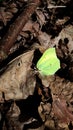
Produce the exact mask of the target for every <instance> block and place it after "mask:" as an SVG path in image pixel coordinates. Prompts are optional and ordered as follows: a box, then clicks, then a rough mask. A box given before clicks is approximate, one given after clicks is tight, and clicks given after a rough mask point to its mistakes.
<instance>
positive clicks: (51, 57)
mask: <svg viewBox="0 0 73 130" xmlns="http://www.w3.org/2000/svg"><path fill="white" fill-rule="evenodd" d="M36 66H37V68H38V70H39V72H40V73H41V74H43V75H53V74H55V72H56V71H57V70H58V69H60V61H59V59H58V58H57V55H56V50H55V48H49V49H47V50H46V51H45V52H44V54H43V55H42V57H41V58H40V59H39V61H38V62H37V65H36Z"/></svg>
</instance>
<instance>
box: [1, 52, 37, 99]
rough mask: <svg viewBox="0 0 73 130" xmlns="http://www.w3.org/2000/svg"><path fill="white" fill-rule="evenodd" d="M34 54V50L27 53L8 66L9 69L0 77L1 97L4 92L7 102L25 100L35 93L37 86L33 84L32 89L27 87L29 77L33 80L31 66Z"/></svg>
mask: <svg viewBox="0 0 73 130" xmlns="http://www.w3.org/2000/svg"><path fill="white" fill-rule="evenodd" d="M33 53H34V51H33V50H32V51H29V52H26V53H24V54H22V55H20V56H18V57H17V58H15V59H14V60H13V61H12V62H10V63H9V64H8V67H7V69H6V70H5V72H4V73H3V74H2V75H1V76H0V97H1V96H2V92H4V94H5V99H6V100H9V99H22V98H24V99H25V98H27V97H28V96H29V95H31V94H32V93H33V91H34V86H35V84H34V83H32V87H30V86H29V85H26V82H27V78H28V77H27V76H28V75H29V76H31V78H32V73H31V68H30V66H31V64H32V63H31V61H32V59H33ZM32 82H33V81H32ZM0 101H1V98H0Z"/></svg>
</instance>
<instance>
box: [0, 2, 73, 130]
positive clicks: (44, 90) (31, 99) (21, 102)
mask: <svg viewBox="0 0 73 130" xmlns="http://www.w3.org/2000/svg"><path fill="white" fill-rule="evenodd" d="M28 5H29V1H28V0H17V1H12V0H11V1H6V0H3V1H2V2H1V3H0V10H1V11H0V39H1V40H2V38H3V37H4V35H5V31H4V30H6V33H7V30H8V29H9V26H10V25H11V24H12V23H13V22H14V21H15V19H16V18H17V17H18V16H19V15H20V14H21V13H22V12H23V10H24V8H27V7H28ZM32 7H33V3H32ZM72 8H73V2H72V0H65V1H63V0H58V1H54V0H50V1H48V0H44V1H41V4H40V6H38V7H37V9H35V10H34V11H33V13H32V15H31V17H30V18H29V20H27V22H26V24H25V26H24V27H23V28H22V29H21V30H20V32H19V33H18V36H16V41H14V43H12V46H11V47H10V48H8V49H9V50H8V52H7V56H5V57H4V58H6V59H5V60H4V61H2V60H3V59H2V60H1V62H0V73H1V74H0V129H1V130H7V129H9V130H11V129H14V130H17V129H18V130H32V129H34V130H49V129H50V130H51V129H53V130H63V129H65V130H72V129H73V26H72V24H73V20H72V18H73V13H72ZM18 26H19V25H18ZM3 47H4V44H3ZM50 47H55V48H56V53H57V56H58V58H59V59H60V62H61V69H60V70H59V71H58V72H57V73H56V74H55V75H53V76H41V75H40V74H39V73H38V71H37V70H36V68H35V67H36V63H37V61H38V60H39V59H40V57H41V55H42V54H43V53H44V51H45V50H46V49H48V48H50ZM6 48H7V45H6ZM6 48H5V49H6ZM4 51H5V52H6V50H4ZM0 54H1V56H4V53H2V51H1V50H0ZM0 58H2V57H0Z"/></svg>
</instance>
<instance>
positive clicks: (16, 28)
mask: <svg viewBox="0 0 73 130" xmlns="http://www.w3.org/2000/svg"><path fill="white" fill-rule="evenodd" d="M39 4H40V0H32V1H31V0H30V2H29V5H28V6H27V8H26V9H25V10H24V11H23V12H22V13H21V14H20V16H18V18H17V19H16V20H15V22H14V23H13V24H12V25H11V26H10V28H9V30H8V32H7V33H6V35H5V36H4V37H3V39H2V40H1V41H0V62H1V61H2V60H4V59H5V58H6V57H7V56H8V54H9V51H10V48H11V47H12V46H13V44H14V42H15V41H16V38H17V36H18V35H19V33H20V31H21V30H22V28H23V27H24V25H25V24H26V23H27V21H28V19H29V18H30V17H31V15H32V14H33V12H34V11H35V9H36V8H37V6H39Z"/></svg>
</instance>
